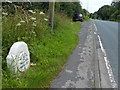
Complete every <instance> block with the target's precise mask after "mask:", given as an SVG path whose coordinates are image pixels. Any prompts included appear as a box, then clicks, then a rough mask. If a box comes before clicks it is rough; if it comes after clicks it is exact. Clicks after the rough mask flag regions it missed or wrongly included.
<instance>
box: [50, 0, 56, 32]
mask: <svg viewBox="0 0 120 90" xmlns="http://www.w3.org/2000/svg"><path fill="white" fill-rule="evenodd" d="M54 6H55V2H54V0H53V1H52V2H50V1H49V26H50V27H51V29H52V30H53V28H54Z"/></svg>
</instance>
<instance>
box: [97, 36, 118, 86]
mask: <svg viewBox="0 0 120 90" xmlns="http://www.w3.org/2000/svg"><path fill="white" fill-rule="evenodd" d="M98 39H99V43H100V47H101V50H102V52H103V53H104V60H105V64H106V68H107V71H108V75H109V78H110V82H111V85H112V88H117V84H116V82H115V79H114V75H113V71H112V68H111V65H110V62H109V60H108V58H107V56H106V52H105V49H104V48H103V45H102V42H101V39H100V36H99V35H98Z"/></svg>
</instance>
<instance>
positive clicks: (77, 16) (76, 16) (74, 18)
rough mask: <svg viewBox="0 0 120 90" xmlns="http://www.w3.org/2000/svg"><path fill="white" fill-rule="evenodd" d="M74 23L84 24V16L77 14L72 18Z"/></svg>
mask: <svg viewBox="0 0 120 90" xmlns="http://www.w3.org/2000/svg"><path fill="white" fill-rule="evenodd" d="M72 21H73V22H75V21H80V22H83V16H82V14H75V15H74V16H73V18H72Z"/></svg>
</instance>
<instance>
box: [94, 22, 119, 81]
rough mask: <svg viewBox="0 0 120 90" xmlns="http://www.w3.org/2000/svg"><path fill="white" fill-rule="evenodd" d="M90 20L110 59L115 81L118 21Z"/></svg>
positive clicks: (116, 75)
mask: <svg viewBox="0 0 120 90" xmlns="http://www.w3.org/2000/svg"><path fill="white" fill-rule="evenodd" d="M92 21H93V22H94V23H95V25H96V27H97V30H98V31H97V33H98V34H99V36H100V38H101V41H102V44H103V47H104V49H105V51H106V54H107V58H108V60H109V61H110V65H111V67H112V71H113V75H114V78H115V81H116V82H118V23H117V22H111V21H102V20H92Z"/></svg>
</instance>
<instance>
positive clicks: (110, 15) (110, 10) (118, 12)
mask: <svg viewBox="0 0 120 90" xmlns="http://www.w3.org/2000/svg"><path fill="white" fill-rule="evenodd" d="M90 17H91V18H93V19H102V20H110V21H118V22H120V1H118V2H115V1H113V2H112V3H111V5H104V6H103V7H101V8H100V9H99V10H98V11H97V12H95V13H93V14H90Z"/></svg>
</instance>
